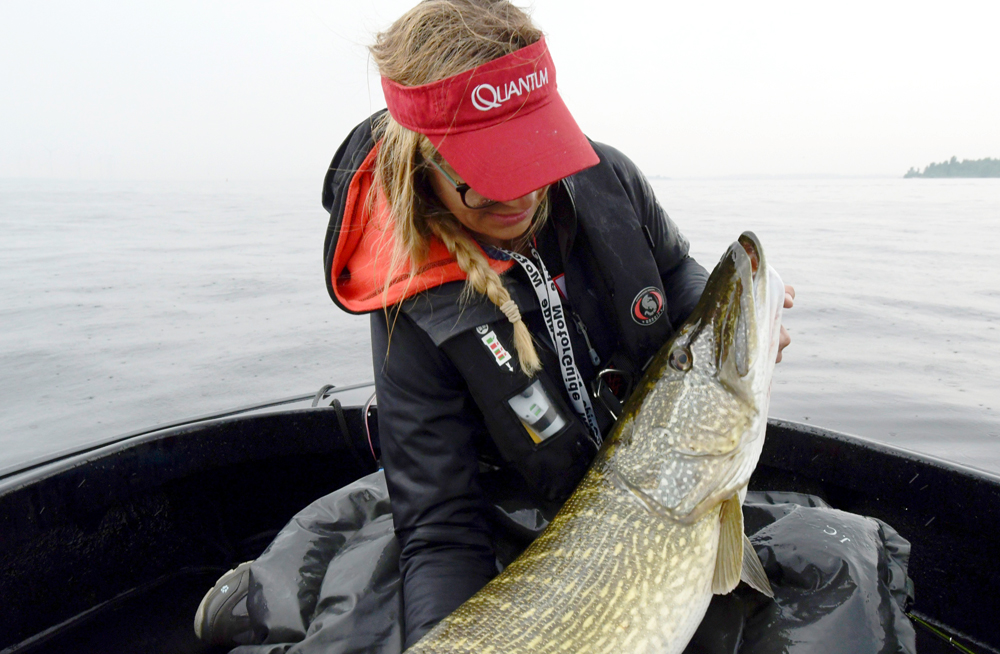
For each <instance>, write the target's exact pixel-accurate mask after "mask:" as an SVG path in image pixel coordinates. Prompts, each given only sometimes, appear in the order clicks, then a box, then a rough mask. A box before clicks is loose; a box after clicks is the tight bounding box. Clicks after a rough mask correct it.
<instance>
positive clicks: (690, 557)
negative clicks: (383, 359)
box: [407, 232, 784, 654]
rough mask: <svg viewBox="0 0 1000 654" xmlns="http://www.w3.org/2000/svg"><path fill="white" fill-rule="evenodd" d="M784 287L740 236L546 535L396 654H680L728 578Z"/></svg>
mask: <svg viewBox="0 0 1000 654" xmlns="http://www.w3.org/2000/svg"><path fill="white" fill-rule="evenodd" d="M783 300H784V286H783V285H782V283H781V280H780V278H779V277H778V276H777V274H776V273H774V271H773V270H771V269H770V268H769V267H768V266H767V264H766V262H765V260H764V252H763V249H762V248H761V246H760V243H759V241H758V240H757V238H756V237H755V236H754V235H753V234H751V233H749V232H747V233H744V234H743V235H742V236H741V237H740V240H739V241H737V242H735V243H733V244H732V245H731V246H730V247H729V249H728V250H727V251H726V254H725V255H724V256H723V257H722V260H721V261H720V262H719V265H718V266H717V267H716V269H715V270H714V271H713V273H712V275H711V277H710V279H709V281H708V285H707V286H706V290H705V293H704V294H703V296H702V298H701V300H700V301H699V304H698V306H697V307H696V308H695V310H694V312H692V315H691V317H690V318H689V319H688V320H687V322H685V324H684V325H683V326H682V327H681V328H680V329H678V331H677V334H676V335H675V336H674V338H673V339H671V341H670V342H669V343H668V344H667V345H665V346H664V347H663V349H662V350H661V351H660V353H659V354H658V355H657V356H656V357H655V358H654V360H653V362H652V363H651V364H650V366H649V368H648V369H647V372H646V375H645V376H644V378H643V380H642V382H641V383H640V385H639V387H638V388H637V389H636V391H635V392H634V393H633V395H632V397H631V398H630V399H629V402H628V403H627V405H626V407H625V409H624V411H623V414H622V416H621V418H619V420H618V422H617V423H616V424H615V427H614V429H613V431H612V433H611V435H610V436H609V437H608V439H607V440H606V442H605V445H604V447H603V448H602V449H601V451H600V452H599V453H598V455H597V457H596V459H595V460H594V463H593V465H592V466H591V468H590V470H589V471H588V472H587V474H586V476H585V477H584V479H583V481H581V483H580V485H579V486H578V487H577V489H576V491H575V492H574V493H573V495H572V496H571V497H570V499H569V500H568V501H567V502H566V504H565V505H564V506H563V508H562V509H561V510H560V512H559V513H558V515H557V516H556V517H555V518H554V519H553V521H552V523H551V524H550V525H549V527H548V528H547V529H546V530H545V532H544V533H543V534H542V535H541V536H540V537H539V538H538V539H537V540H535V542H533V543H532V544H531V545H530V546H529V547H528V549H527V550H526V551H525V552H524V553H523V554H522V555H521V556H520V557H519V558H518V559H517V560H515V561H514V562H513V563H512V564H511V565H510V566H508V567H507V569H506V570H504V571H503V573H501V574H500V575H499V576H498V577H497V578H495V579H494V580H493V581H491V582H490V583H489V584H487V585H486V586H485V587H484V588H483V589H482V590H481V591H479V592H478V593H477V594H476V595H474V596H473V597H472V598H471V599H469V600H468V601H467V602H466V603H464V604H463V605H462V606H460V607H459V608H458V609H457V610H456V611H455V612H454V613H452V614H451V615H450V616H448V617H447V618H446V619H445V620H443V621H442V622H441V623H440V624H438V625H437V626H436V627H435V628H434V629H432V630H431V631H430V632H428V634H427V635H426V636H424V638H422V639H421V640H420V641H419V642H418V643H416V644H415V645H414V646H413V647H412V648H410V649H409V650H407V651H408V652H410V653H413V654H425V653H439V654H450V653H458V652H477V653H483V654H488V653H490V652H495V653H498V654H499V653H503V654H546V653H553V654H554V653H557V652H571V653H580V654H582V653H587V652H593V653H595V654H596V653H605V652H607V653H611V652H616V653H617V652H621V653H646V652H649V653H653V652H655V653H657V654H664V653H673V652H681V651H682V650H683V649H684V648H685V646H686V645H687V643H688V641H689V640H690V638H691V636H692V635H693V634H694V631H695V629H696V628H697V627H698V625H699V623H700V622H701V619H702V618H703V617H704V614H705V611H706V609H707V608H708V604H709V602H710V600H711V597H712V594H713V592H715V593H726V592H729V591H731V590H732V589H733V588H734V587H735V586H736V584H737V583H738V582H739V580H740V578H741V573H742V576H743V578H744V579H745V580H747V581H750V582H751V583H752V584H753V585H754V586H755V587H758V588H760V589H761V590H762V591H765V592H768V591H769V586H768V585H767V580H766V578H763V571H762V569H761V567H760V562H759V561H758V560H757V558H756V553H755V552H754V551H753V549H752V548H749V547H744V543H745V536H743V530H742V511H741V509H740V505H741V502H742V496H743V493H745V490H746V485H747V482H748V480H749V477H750V474H751V473H752V472H753V469H754V467H755V466H756V464H757V459H758V458H759V456H760V452H761V447H762V445H763V440H764V429H765V427H766V422H767V405H768V400H769V396H770V380H771V373H772V371H773V368H774V359H775V356H776V354H777V342H778V330H779V327H780V318H781V305H782V302H783Z"/></svg>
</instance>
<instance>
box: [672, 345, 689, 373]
mask: <svg viewBox="0 0 1000 654" xmlns="http://www.w3.org/2000/svg"><path fill="white" fill-rule="evenodd" d="M668 362H669V363H670V367H671V368H673V369H674V370H679V371H681V372H686V371H688V370H690V369H691V352H689V351H688V349H687V348H683V347H679V348H677V349H676V350H674V351H673V352H671V353H670V358H669V359H668Z"/></svg>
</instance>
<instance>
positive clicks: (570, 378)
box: [504, 246, 602, 446]
mask: <svg viewBox="0 0 1000 654" xmlns="http://www.w3.org/2000/svg"><path fill="white" fill-rule="evenodd" d="M529 249H530V252H531V257H532V259H534V260H535V261H536V262H538V266H537V267H536V266H535V264H534V263H533V262H532V261H531V260H530V259H528V258H527V257H525V256H523V255H520V254H518V253H517V252H510V251H508V250H504V253H505V254H507V255H508V256H510V257H511V258H512V259H514V261H516V262H518V263H519V264H520V265H521V267H522V268H524V272H526V273H527V274H528V279H529V280H530V281H531V285H532V287H533V288H534V289H535V294H536V295H537V296H538V303H539V304H540V305H541V307H542V318H543V319H544V321H545V327H546V328H547V329H548V331H549V337H550V338H551V339H552V343H553V345H554V346H555V349H556V354H557V355H558V358H559V367H560V368H561V369H562V379H563V384H564V385H565V386H566V392H567V393H569V399H570V401H571V402H572V404H573V410H574V411H576V414H577V415H578V416H580V419H581V420H583V422H584V424H585V425H587V428H588V429H589V430H590V433H591V435H592V436H593V437H594V441H595V442H596V443H597V445H598V446H600V444H601V442H602V439H601V430H600V428H599V427H598V426H597V416H595V415H594V406H593V405H592V404H591V403H590V397H589V396H588V395H587V386H586V384H584V383H583V378H582V377H581V376H580V371H579V369H578V368H577V367H576V359H575V358H574V356H573V345H572V343H571V342H570V338H569V322H568V320H567V319H566V312H565V311H564V310H563V305H562V300H561V299H559V291H558V290H557V289H556V284H555V282H554V281H552V277H551V276H550V275H549V271H548V270H546V269H545V264H544V263H542V257H541V256H539V254H538V251H537V250H536V249H535V248H534V247H533V246H529Z"/></svg>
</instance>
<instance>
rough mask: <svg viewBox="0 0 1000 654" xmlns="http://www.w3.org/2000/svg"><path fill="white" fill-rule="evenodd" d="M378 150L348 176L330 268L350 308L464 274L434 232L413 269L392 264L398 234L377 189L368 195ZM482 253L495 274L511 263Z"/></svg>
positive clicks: (361, 309)
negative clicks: (372, 195)
mask: <svg viewBox="0 0 1000 654" xmlns="http://www.w3.org/2000/svg"><path fill="white" fill-rule="evenodd" d="M377 153H378V145H377V144H376V146H375V147H374V148H372V151H371V152H369V153H368V156H367V157H365V160H364V162H362V164H361V166H360V167H358V170H357V172H356V173H355V174H354V177H352V178H351V183H350V185H349V186H348V188H347V197H346V201H345V202H344V215H343V217H342V219H341V221H340V230H339V233H338V234H337V247H336V249H335V250H334V254H333V262H332V263H331V265H330V271H329V274H330V282H331V286H332V288H333V290H334V293H335V294H336V296H337V300H338V302H339V304H340V305H341V306H342V307H343V308H344V309H346V310H347V311H350V312H351V313H368V312H370V311H375V310H378V309H383V308H385V307H387V306H392V305H394V304H397V303H399V302H401V301H402V300H405V299H406V298H408V297H412V296H414V295H416V294H418V293H422V292H424V291H426V290H429V289H432V288H435V287H437V286H440V285H442V284H446V283H448V282H454V281H462V280H465V279H466V277H467V275H466V274H465V271H463V270H462V269H461V268H460V267H459V266H458V262H457V261H455V258H454V257H453V256H452V255H451V253H450V252H448V248H446V247H445V245H444V243H442V242H441V240H440V239H438V238H437V237H431V241H430V248H429V251H428V255H427V260H426V261H425V262H424V263H423V264H422V265H421V266H420V267H419V268H418V269H417V271H416V272H415V273H414V274H412V275H411V274H410V273H409V272H408V271H406V270H405V269H397V270H392V253H393V252H394V250H395V245H396V240H395V237H394V236H393V232H392V229H391V222H390V220H391V217H390V213H389V207H388V203H387V201H386V199H385V196H384V195H383V194H382V192H381V190H379V191H378V192H377V193H376V195H375V201H374V202H372V203H369V202H368V201H367V199H368V197H369V194H370V193H371V188H372V186H373V185H374V184H375V178H374V170H375V159H376V156H377ZM477 247H479V246H478V243H477ZM480 250H481V251H482V248H480ZM483 255H484V256H486V260H487V261H489V264H490V268H492V269H493V270H494V271H496V272H497V274H501V273H504V272H506V271H508V270H510V268H511V266H513V265H514V262H513V261H498V260H496V259H492V258H490V257H489V256H488V255H486V252H485V251H483ZM390 277H391V278H392V279H391V281H390V282H389V285H388V288H387V287H386V279H389V278H390Z"/></svg>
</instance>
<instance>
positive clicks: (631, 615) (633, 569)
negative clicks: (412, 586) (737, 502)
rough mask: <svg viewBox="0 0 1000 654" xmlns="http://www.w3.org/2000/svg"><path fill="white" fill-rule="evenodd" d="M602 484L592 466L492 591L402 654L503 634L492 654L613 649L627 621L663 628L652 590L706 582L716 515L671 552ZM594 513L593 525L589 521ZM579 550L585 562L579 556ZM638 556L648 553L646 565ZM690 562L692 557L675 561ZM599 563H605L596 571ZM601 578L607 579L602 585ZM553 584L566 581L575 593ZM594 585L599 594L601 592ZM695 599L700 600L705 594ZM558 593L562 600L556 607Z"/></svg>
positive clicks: (467, 648)
mask: <svg viewBox="0 0 1000 654" xmlns="http://www.w3.org/2000/svg"><path fill="white" fill-rule="evenodd" d="M610 487H611V482H610V481H608V480H607V479H606V476H605V474H604V473H603V472H602V471H600V470H597V469H594V468H592V469H591V471H590V472H589V473H588V474H587V476H586V477H585V479H584V480H583V482H581V484H580V486H579V487H578V488H577V491H576V493H574V495H573V496H572V497H571V498H570V499H569V500H568V501H567V504H566V506H564V508H563V510H562V511H561V512H560V513H559V514H558V515H557V516H556V518H555V519H554V520H553V522H552V524H551V525H550V527H549V528H548V529H546V531H545V532H544V533H543V534H542V535H541V536H540V537H539V538H538V539H537V540H536V541H535V542H534V543H532V545H531V547H529V549H528V550H527V551H525V553H524V554H523V555H522V556H521V557H519V558H518V559H517V560H515V561H514V562H513V563H511V565H510V566H508V568H507V570H505V571H504V575H502V576H500V577H497V579H495V580H494V581H493V582H491V584H492V586H493V587H492V592H490V593H479V594H477V595H475V596H474V597H473V598H472V599H470V600H469V601H468V602H466V603H465V604H463V605H462V606H460V607H459V608H458V609H457V610H456V611H455V612H454V613H452V614H451V615H450V616H449V617H448V619H447V622H443V623H442V625H441V626H443V627H444V629H443V630H442V631H441V633H440V634H439V636H440V639H439V640H438V641H436V642H434V641H428V642H427V643H425V642H424V641H423V640H422V641H421V642H419V643H417V644H416V645H415V646H414V647H412V648H411V649H410V650H408V652H415V653H418V652H472V651H481V649H482V648H483V646H484V645H485V644H486V643H490V642H498V639H497V635H498V634H500V633H504V634H506V635H505V636H504V637H503V638H502V639H500V640H501V641H502V643H503V645H502V651H504V652H509V653H517V652H525V653H527V652H533V653H537V654H546V653H550V652H551V653H556V652H565V651H571V652H587V651H594V652H617V651H622V650H621V647H624V646H626V640H631V639H634V638H635V636H631V638H629V636H630V634H632V633H633V632H634V630H632V629H630V627H631V626H632V625H633V624H643V623H649V622H650V621H653V622H654V623H656V624H662V625H668V626H669V624H670V623H669V621H664V620H663V615H662V601H661V602H657V601H656V600H657V593H659V594H660V595H661V596H662V595H663V594H664V593H680V592H683V591H684V589H689V588H691V587H696V588H699V589H704V588H707V587H708V586H710V585H711V578H712V574H711V565H709V563H710V562H712V561H714V557H715V548H714V543H715V540H716V539H714V538H712V533H714V532H717V530H718V518H717V516H716V517H715V519H713V517H712V516H706V517H705V518H704V519H703V520H702V521H700V522H699V523H698V525H696V526H695V532H699V531H705V532H706V535H704V536H698V535H696V536H695V537H694V538H695V539H696V540H698V541H699V542H702V543H704V545H703V546H702V548H701V550H699V551H695V552H692V551H689V550H685V551H684V552H681V551H679V550H678V548H677V540H676V538H674V537H673V534H671V533H670V531H671V529H672V528H671V527H670V526H669V525H668V524H667V523H666V522H664V521H657V522H656V523H650V522H649V520H648V514H647V512H646V511H645V510H644V509H643V508H642V507H641V506H639V505H637V504H636V503H634V502H631V501H627V499H626V498H624V497H622V496H621V495H620V494H619V495H618V498H617V501H614V502H610V503H609V502H608V501H606V498H605V497H604V495H605V494H606V492H607V491H608V490H609V489H610ZM602 491H603V492H602ZM597 515H602V517H601V519H594V518H595V517H596V516H597ZM676 528H677V527H674V529H676ZM683 528H684V529H685V531H690V530H691V528H690V527H687V526H685V527H683ZM660 533H662V535H663V538H662V539H661V541H660V544H659V545H657V543H656V539H655V535H656V534H660ZM619 546H620V547H619ZM587 550H591V552H592V553H591V555H590V557H587V556H584V553H585V552H586V551H587ZM616 551H617V552H619V553H618V554H617V555H616V554H615V552H616ZM647 552H652V553H653V554H654V556H653V559H652V561H650V560H649V558H648V557H647ZM595 557H596V558H595ZM692 557H694V558H695V559H701V561H693V562H692V564H690V565H686V566H680V565H678V564H679V563H680V562H681V560H682V559H683V560H686V561H691V559H692ZM609 560H613V565H605V563H606V562H608V561H609ZM616 566H617V567H616ZM605 577H608V578H609V579H611V580H612V583H611V584H606V583H605V582H606V579H605ZM554 579H572V580H573V581H574V582H575V588H576V592H573V591H572V590H571V589H568V588H567V587H564V586H560V584H558V583H554V581H551V580H554ZM602 589H608V591H609V592H608V593H605V594H603V596H602V594H601V592H600V591H601V590H602ZM699 594H702V595H705V597H706V603H707V599H708V598H709V597H710V594H708V593H705V592H701V593H699ZM567 596H569V601H566V602H562V601H561V600H562V599H563V598H564V597H567ZM661 600H662V598H661ZM557 603H558V604H559V605H560V610H559V613H560V617H559V618H558V619H554V620H553V619H551V612H554V609H553V608H552V607H553V606H554V605H555V604H557ZM513 607H524V613H526V614H527V611H528V610H529V609H534V611H533V612H532V613H531V614H527V615H524V616H520V615H518V613H517V611H516V610H515V609H513ZM539 607H549V609H548V610H549V611H551V612H547V611H546V610H544V609H543V610H540V611H539V610H538V609H539ZM695 626H697V625H695ZM657 635H658V636H659V637H660V638H661V639H663V640H669V639H672V638H676V637H678V636H681V634H677V633H672V632H670V631H667V632H658V633H657ZM688 637H690V634H688ZM647 639H648V637H647ZM432 642H433V643H434V644H433V645H432ZM601 642H604V643H605V646H604V647H601V646H600V643H601ZM592 647H594V648H595V649H591V648H592ZM636 651H645V650H636ZM659 651H662V650H659Z"/></svg>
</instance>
